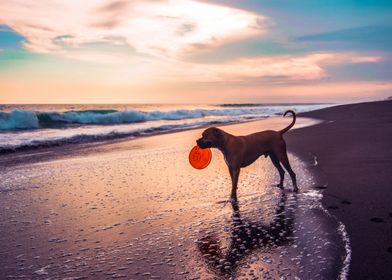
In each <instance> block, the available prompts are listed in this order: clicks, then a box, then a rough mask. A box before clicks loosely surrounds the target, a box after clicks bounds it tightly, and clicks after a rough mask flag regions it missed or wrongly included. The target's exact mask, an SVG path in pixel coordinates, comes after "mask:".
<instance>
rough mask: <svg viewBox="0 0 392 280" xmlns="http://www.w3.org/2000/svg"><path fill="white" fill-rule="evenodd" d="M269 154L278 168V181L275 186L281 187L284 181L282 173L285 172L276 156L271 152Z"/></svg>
mask: <svg viewBox="0 0 392 280" xmlns="http://www.w3.org/2000/svg"><path fill="white" fill-rule="evenodd" d="M269 156H270V158H271V161H272V163H273V165H274V166H275V167H276V169H278V172H279V176H280V182H279V184H278V185H277V187H278V188H281V189H283V181H284V173H285V172H284V170H283V168H282V166H281V165H280V163H279V160H278V158H277V157H276V156H275V155H274V154H273V153H270V154H269Z"/></svg>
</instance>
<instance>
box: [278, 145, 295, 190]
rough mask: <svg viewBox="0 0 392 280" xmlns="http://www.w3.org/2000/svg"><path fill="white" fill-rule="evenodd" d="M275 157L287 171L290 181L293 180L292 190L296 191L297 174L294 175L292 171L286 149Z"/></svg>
mask: <svg viewBox="0 0 392 280" xmlns="http://www.w3.org/2000/svg"><path fill="white" fill-rule="evenodd" d="M277 157H278V159H279V161H280V162H281V163H282V165H283V166H284V168H286V170H287V172H289V174H290V177H291V181H292V182H293V186H294V191H295V192H297V191H298V187H297V176H296V175H295V173H294V171H293V170H292V169H291V166H290V163H289V159H288V157H287V153H286V151H282V152H281V153H279V154H277Z"/></svg>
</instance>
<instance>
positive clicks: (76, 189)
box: [0, 118, 347, 279]
mask: <svg viewBox="0 0 392 280" xmlns="http://www.w3.org/2000/svg"><path fill="white" fill-rule="evenodd" d="M289 122H290V119H287V118H286V119H283V118H278V119H268V120H264V121H257V122H250V123H245V124H238V125H230V126H225V127H224V129H225V130H227V131H229V132H231V133H234V134H247V133H251V132H254V131H255V130H264V129H281V128H283V127H285V126H286V125H287V124H288V123H289ZM308 122H309V121H307V120H304V119H300V120H299V122H298V126H300V125H301V123H302V124H306V123H308ZM201 131H202V130H200V129H199V130H192V131H183V132H179V133H173V134H166V135H158V136H151V137H145V138H139V139H134V140H129V141H120V142H116V143H110V142H109V143H101V144H94V145H90V146H89V145H69V146H62V147H54V148H48V149H41V150H39V151H37V152H29V153H17V154H12V155H9V154H8V155H3V156H1V158H0V166H1V169H0V176H1V178H2V180H1V182H0V213H1V215H0V245H1V246H0V278H1V279H48V278H50V279H116V278H124V279H294V278H295V277H299V278H300V279H336V278H338V277H343V278H344V275H345V272H346V271H345V269H347V267H346V266H347V263H345V262H344V260H346V258H347V251H346V250H345V247H344V246H345V243H344V239H343V238H342V228H341V226H342V225H341V224H340V222H339V221H338V220H336V219H335V218H333V217H331V216H330V215H329V214H328V212H326V211H325V209H323V208H322V207H321V203H320V201H319V200H320V199H321V195H320V190H318V189H317V188H314V187H315V182H314V178H313V177H312V176H311V174H310V173H309V172H308V170H307V168H306V166H305V164H304V163H303V162H302V161H300V160H299V159H298V158H297V157H294V156H293V155H291V154H290V155H289V157H290V160H291V163H292V166H293V169H294V170H295V171H296V173H297V176H298V181H299V185H300V187H301V192H300V193H298V194H295V193H293V192H292V191H291V189H292V186H291V182H290V180H289V179H288V178H286V181H285V185H286V190H284V191H281V190H280V189H278V188H276V187H274V186H273V184H274V183H276V182H277V181H278V174H277V171H276V170H275V168H274V167H273V165H272V163H271V162H270V160H269V159H265V158H261V159H259V160H257V161H256V162H255V163H254V164H252V165H251V166H249V167H247V168H245V169H243V170H242V171H241V174H240V183H239V190H238V196H239V205H238V207H235V206H234V207H233V206H232V205H231V204H230V203H227V202H226V200H227V198H228V196H229V193H230V187H231V185H230V178H229V174H228V170H227V167H226V166H225V163H224V159H223V157H222V155H221V154H220V152H218V151H215V150H214V151H213V160H212V162H211V164H210V165H209V166H208V167H207V168H206V169H204V170H195V169H193V168H192V167H191V166H190V165H189V163H188V152H189V150H190V148H191V147H193V146H194V144H195V139H197V138H198V137H199V135H200V133H201ZM339 229H340V230H341V231H339Z"/></svg>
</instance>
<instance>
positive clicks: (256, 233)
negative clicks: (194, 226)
mask: <svg viewBox="0 0 392 280" xmlns="http://www.w3.org/2000/svg"><path fill="white" fill-rule="evenodd" d="M294 197H295V196H294ZM286 200H287V199H286V194H285V193H284V192H281V193H280V201H279V204H278V206H277V209H276V211H275V214H274V217H273V220H272V222H271V223H269V224H265V223H263V222H261V221H258V219H260V217H255V218H254V219H252V220H249V219H248V218H242V217H241V211H240V209H239V205H238V203H232V204H231V205H232V208H233V215H232V222H231V227H230V233H229V234H230V237H229V243H228V248H227V249H224V248H222V247H221V241H220V239H219V236H217V234H216V233H209V234H207V235H206V236H203V237H202V238H200V239H199V240H198V242H197V247H198V250H199V251H200V253H201V255H202V258H203V259H204V261H205V263H206V264H207V266H208V269H209V270H210V271H212V272H213V273H214V274H216V276H230V275H233V274H235V272H236V270H237V267H238V265H239V264H240V263H241V261H242V260H244V259H245V258H246V257H247V256H250V255H251V254H252V252H254V251H255V250H268V249H269V248H274V247H277V246H282V245H286V244H288V243H289V242H290V237H291V236H292V234H293V217H292V215H287V213H286V212H285V207H286Z"/></svg>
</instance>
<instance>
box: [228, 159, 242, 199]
mask: <svg viewBox="0 0 392 280" xmlns="http://www.w3.org/2000/svg"><path fill="white" fill-rule="evenodd" d="M229 172H230V177H231V196H230V198H231V199H232V200H233V201H237V184H238V177H239V176H240V168H230V167H229Z"/></svg>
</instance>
